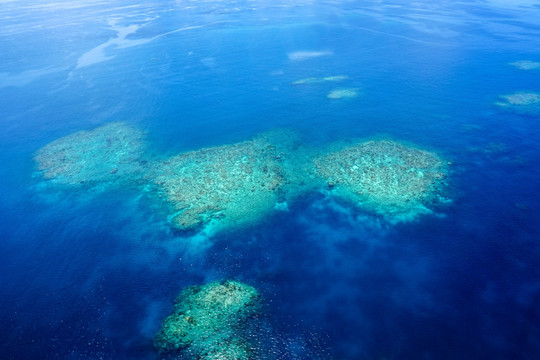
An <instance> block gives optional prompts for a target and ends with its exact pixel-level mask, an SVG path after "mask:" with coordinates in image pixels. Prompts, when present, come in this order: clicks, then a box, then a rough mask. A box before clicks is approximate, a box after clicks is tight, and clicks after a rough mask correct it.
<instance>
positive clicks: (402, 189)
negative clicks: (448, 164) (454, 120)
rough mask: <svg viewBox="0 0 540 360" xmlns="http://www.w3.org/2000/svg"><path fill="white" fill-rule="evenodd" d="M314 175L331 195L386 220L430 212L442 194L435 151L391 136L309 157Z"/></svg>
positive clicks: (441, 174)
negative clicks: (411, 145) (391, 138)
mask: <svg viewBox="0 0 540 360" xmlns="http://www.w3.org/2000/svg"><path fill="white" fill-rule="evenodd" d="M313 164H314V166H315V174H316V176H317V177H319V178H321V179H323V180H324V181H325V182H326V186H327V187H328V188H330V191H331V193H332V194H333V195H336V196H337V197H339V198H342V199H344V200H346V201H349V202H353V203H355V204H357V205H359V206H360V207H363V208H366V209H368V210H371V211H374V212H376V213H378V214H380V215H382V216H384V217H385V218H387V219H388V220H389V221H390V222H401V221H408V220H412V219H414V218H415V217H416V216H417V215H419V214H422V213H428V212H430V210H429V209H428V207H427V206H428V205H429V204H430V203H433V202H435V201H437V200H440V199H442V197H441V189H442V186H443V185H444V179H445V178H446V169H445V163H444V162H443V161H442V160H441V159H440V158H439V157H438V156H437V155H435V154H433V153H431V152H428V151H425V150H420V149H416V148H414V147H410V146H405V145H403V144H401V143H398V142H395V141H390V140H371V141H366V142H361V143H358V144H356V145H353V146H349V147H345V148H341V149H339V150H337V151H332V152H328V153H326V154H325V155H322V156H320V157H317V158H315V159H314V160H313Z"/></svg>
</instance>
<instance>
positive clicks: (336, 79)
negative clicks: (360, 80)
mask: <svg viewBox="0 0 540 360" xmlns="http://www.w3.org/2000/svg"><path fill="white" fill-rule="evenodd" d="M347 79H349V77H348V76H347V75H333V76H325V77H308V78H305V79H300V80H296V81H293V82H292V84H293V85H313V84H323V83H326V82H341V81H345V80H347Z"/></svg>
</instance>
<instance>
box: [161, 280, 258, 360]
mask: <svg viewBox="0 0 540 360" xmlns="http://www.w3.org/2000/svg"><path fill="white" fill-rule="evenodd" d="M260 309H261V297H260V295H259V293H258V291H257V290H256V289H255V288H254V287H252V286H249V285H246V284H244V283H241V282H238V281H222V282H213V283H209V284H206V285H201V286H190V287H187V288H185V289H184V290H183V291H182V292H181V294H180V295H179V296H178V297H177V299H176V301H175V304H174V311H173V313H172V314H171V315H169V316H168V317H167V318H165V320H163V323H162V327H161V329H160V330H159V332H158V333H157V334H156V336H155V338H154V347H155V348H156V349H157V350H158V351H159V352H160V353H176V352H185V353H187V354H190V355H191V356H192V358H194V359H199V360H210V359H215V360H217V359H220V360H247V359H254V358H255V354H254V353H253V348H254V346H253V345H252V344H250V342H249V336H248V334H247V332H248V331H247V330H248V329H249V327H250V325H251V324H252V323H253V322H254V321H255V319H256V317H257V315H259V313H260Z"/></svg>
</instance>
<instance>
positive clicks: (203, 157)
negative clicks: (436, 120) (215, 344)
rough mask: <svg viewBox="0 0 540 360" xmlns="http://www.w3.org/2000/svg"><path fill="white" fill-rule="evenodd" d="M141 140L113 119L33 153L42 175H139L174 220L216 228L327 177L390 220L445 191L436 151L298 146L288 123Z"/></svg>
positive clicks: (132, 180) (64, 181) (108, 180)
mask: <svg viewBox="0 0 540 360" xmlns="http://www.w3.org/2000/svg"><path fill="white" fill-rule="evenodd" d="M144 148H145V147H144V146H143V134H142V132H141V131H139V130H137V129H136V128H134V127H132V126H130V125H128V124H126V123H110V124H107V125H103V126H100V127H98V128H96V129H94V130H90V131H80V132H77V133H75V134H72V135H68V136H65V137H63V138H60V139H58V140H55V141H53V142H52V143H50V144H48V145H46V146H45V147H43V148H42V149H40V150H39V151H38V152H37V153H36V155H35V160H36V162H37V165H38V170H39V171H40V173H41V174H42V176H43V177H44V178H46V179H48V180H50V181H52V182H54V183H56V184H60V185H70V186H74V185H81V184H90V185H91V186H98V185H99V186H101V185H109V184H114V185H116V186H118V185H125V184H127V183H129V184H134V185H135V186H137V188H139V189H141V191H143V192H144V193H145V194H147V195H148V196H149V197H150V198H152V199H154V200H156V204H159V206H160V208H162V209H163V210H164V212H166V213H167V214H168V218H169V222H170V224H171V225H172V226H173V227H174V228H176V229H179V230H181V231H200V230H202V229H210V230H209V231H210V233H211V232H212V231H221V230H224V229H234V228H237V227H244V226H247V225H250V224H254V223H257V222H259V221H261V219H264V218H265V217H266V216H268V215H269V214H271V213H272V212H274V211H276V210H287V209H288V203H290V202H291V201H293V200H294V199H296V198H298V197H299V196H301V195H303V194H305V193H309V192H313V191H317V189H320V187H321V186H320V185H321V183H323V184H324V183H326V184H327V185H328V186H329V187H330V188H331V193H332V194H334V195H336V196H337V197H339V198H343V199H345V200H348V201H349V202H352V203H355V204H357V205H359V206H360V207H361V208H364V209H368V210H372V211H374V212H375V213H377V214H380V215H383V216H384V217H386V218H387V219H389V220H390V221H392V222H396V221H408V220H411V219H414V218H415V217H416V216H417V215H418V214H421V213H428V212H430V209H429V207H430V205H432V204H433V203H434V202H435V201H436V200H441V199H443V195H442V193H443V186H444V185H445V181H444V179H445V177H446V175H447V171H446V167H445V162H444V161H443V160H442V159H440V158H439V157H438V156H437V155H435V154H433V153H431V152H428V151H425V150H421V149H417V148H416V147H412V146H406V145H404V144H401V143H398V142H395V141H390V140H370V141H364V142H359V143H357V144H356V145H353V146H350V145H347V146H343V145H340V144H334V145H330V146H329V148H328V149H326V150H324V149H323V150H321V149H310V148H308V147H306V146H302V145H301V144H300V142H299V141H298V139H297V137H296V135H294V134H293V133H291V132H289V131H270V132H266V133H263V134H261V135H259V136H257V137H255V138H253V139H251V140H248V141H243V142H239V143H234V144H229V145H221V146H214V147H208V148H203V149H198V150H193V151H188V152H184V153H180V154H177V155H173V156H171V157H169V158H166V159H161V160H156V159H155V158H152V160H151V161H150V159H151V158H150V157H149V155H148V154H146V153H145V149H144ZM321 154H322V155H321Z"/></svg>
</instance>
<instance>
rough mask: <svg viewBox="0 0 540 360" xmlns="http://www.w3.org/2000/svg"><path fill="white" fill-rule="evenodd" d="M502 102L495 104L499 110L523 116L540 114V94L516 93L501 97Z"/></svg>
mask: <svg viewBox="0 0 540 360" xmlns="http://www.w3.org/2000/svg"><path fill="white" fill-rule="evenodd" d="M500 98H501V101H498V102H496V103H495V105H497V106H498V107H499V108H501V109H503V110H508V111H512V112H515V113H517V114H522V115H537V114H540V94H539V93H535V92H516V93H513V94H510V95H501V96H500Z"/></svg>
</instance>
